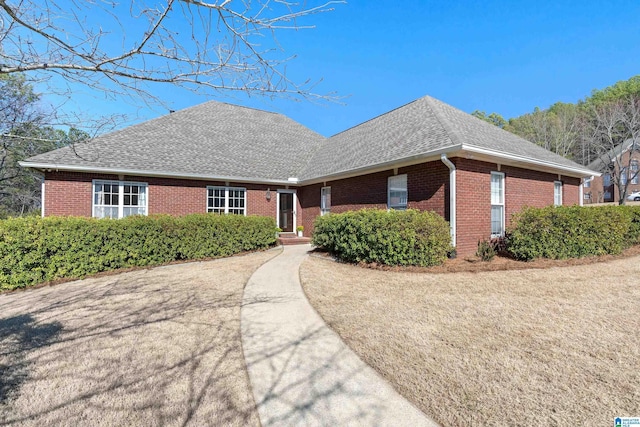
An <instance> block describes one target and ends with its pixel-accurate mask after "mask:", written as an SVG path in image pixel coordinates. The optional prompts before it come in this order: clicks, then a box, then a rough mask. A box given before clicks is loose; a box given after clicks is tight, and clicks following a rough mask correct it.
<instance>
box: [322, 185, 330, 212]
mask: <svg viewBox="0 0 640 427" xmlns="http://www.w3.org/2000/svg"><path fill="white" fill-rule="evenodd" d="M329 212H331V187H322V189H321V190H320V215H326V214H328V213H329Z"/></svg>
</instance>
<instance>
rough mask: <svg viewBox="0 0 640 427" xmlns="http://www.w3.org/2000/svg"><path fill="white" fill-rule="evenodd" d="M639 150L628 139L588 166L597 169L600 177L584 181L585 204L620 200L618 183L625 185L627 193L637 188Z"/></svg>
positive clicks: (639, 177) (639, 175) (639, 180)
mask: <svg viewBox="0 0 640 427" xmlns="http://www.w3.org/2000/svg"><path fill="white" fill-rule="evenodd" d="M639 165H640V151H639V150H638V147H637V145H636V146H635V148H634V145H633V140H632V139H629V140H627V141H625V142H624V143H622V144H620V145H618V146H617V147H615V148H613V149H611V150H609V151H608V152H606V153H605V154H603V155H602V156H600V157H599V158H598V159H596V160H595V161H593V162H591V163H589V165H587V166H586V167H587V169H591V170H593V171H597V172H600V173H601V175H600V176H593V177H588V178H587V179H585V180H584V183H583V187H584V188H583V197H584V203H585V204H590V203H609V202H616V203H617V202H619V201H620V191H619V186H618V182H619V183H620V184H621V185H627V195H629V194H630V193H632V192H634V191H640V173H639Z"/></svg>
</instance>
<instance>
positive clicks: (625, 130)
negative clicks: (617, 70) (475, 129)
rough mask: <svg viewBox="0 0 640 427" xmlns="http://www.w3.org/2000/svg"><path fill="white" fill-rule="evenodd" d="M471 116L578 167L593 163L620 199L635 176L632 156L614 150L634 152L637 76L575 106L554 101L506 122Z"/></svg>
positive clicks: (639, 131)
mask: <svg viewBox="0 0 640 427" xmlns="http://www.w3.org/2000/svg"><path fill="white" fill-rule="evenodd" d="M472 114H473V115H474V116H476V117H478V118H480V119H482V120H485V121H487V122H489V123H491V124H493V125H495V126H498V127H500V128H502V129H504V130H507V131H509V132H511V133H514V134H516V135H518V136H520V137H522V138H524V139H527V140H529V141H531V142H534V143H535V144H538V145H540V146H541V147H544V148H546V149H547V150H550V151H553V152H555V153H556V154H559V155H561V156H563V157H566V158H568V159H571V160H573V161H575V162H577V163H580V164H581V165H585V166H589V165H591V167H596V166H597V167H598V169H600V170H598V171H599V172H603V173H608V174H609V175H610V176H611V181H612V183H614V184H615V186H616V188H617V189H618V192H619V196H620V200H621V201H622V203H624V200H625V199H626V194H627V188H628V185H629V182H631V181H632V179H633V178H635V176H636V175H637V174H638V170H637V168H636V170H635V171H634V170H633V169H634V168H632V164H631V162H632V156H618V154H619V153H620V151H621V147H622V146H623V144H624V146H625V149H627V150H629V151H631V154H633V152H638V151H640V76H634V77H632V78H630V79H629V80H625V81H620V82H618V83H616V84H614V85H612V86H609V87H607V88H605V89H602V90H597V89H596V90H593V91H592V92H591V96H588V97H586V98H585V99H584V100H581V101H578V102H577V103H575V104H572V103H564V102H556V103H555V104H553V105H551V106H550V107H549V108H547V109H544V110H542V109H540V108H538V107H536V108H535V109H534V110H533V112H531V113H526V114H523V115H522V116H519V117H514V118H510V119H509V120H506V119H505V118H504V117H502V116H501V115H500V114H498V113H491V114H487V113H485V112H484V111H478V110H476V111H474V112H473V113H472ZM630 141H631V143H630V144H629V142H630ZM595 161H598V163H593V162H595ZM630 171H632V172H630ZM630 174H631V175H632V176H631V175H630Z"/></svg>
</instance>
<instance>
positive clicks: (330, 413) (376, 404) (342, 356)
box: [241, 245, 437, 427]
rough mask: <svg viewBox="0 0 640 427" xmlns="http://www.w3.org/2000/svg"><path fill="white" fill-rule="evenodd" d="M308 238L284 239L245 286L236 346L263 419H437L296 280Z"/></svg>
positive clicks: (415, 422) (287, 422) (340, 422)
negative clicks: (324, 314)
mask: <svg viewBox="0 0 640 427" xmlns="http://www.w3.org/2000/svg"><path fill="white" fill-rule="evenodd" d="M310 248H311V247H310V245H300V246H286V247H284V249H283V252H282V254H281V255H279V256H277V257H275V258H273V259H271V260H270V261H268V262H267V263H266V264H264V265H262V266H261V267H260V268H259V269H258V270H257V271H256V272H255V273H254V274H253V275H252V276H251V278H250V279H249V282H248V284H247V286H246V288H245V291H244V297H243V304H242V311H241V324H242V345H243V349H244V356H245V360H246V362H247V367H248V371H249V378H250V380H251V385H252V387H253V395H254V398H255V401H256V404H257V407H258V413H259V416H260V421H261V422H262V425H263V426H264V427H267V426H299V425H305V426H345V425H359V426H378V425H379V426H405V425H406V426H436V425H437V424H435V423H434V422H433V421H431V420H430V419H428V418H427V417H426V416H425V415H424V414H423V413H422V412H421V411H419V410H418V409H417V408H416V407H414V406H413V405H412V404H411V403H409V402H408V401H407V400H406V399H404V398H403V397H402V396H400V395H399V394H398V393H397V392H396V391H395V390H394V389H393V388H392V387H391V386H390V385H389V384H388V383H387V382H386V381H385V380H384V379H382V378H381V377H380V376H379V375H378V374H377V373H376V372H375V371H374V370H373V369H371V368H370V367H369V366H368V365H366V364H365V363H364V362H362V360H360V359H359V358H358V356H356V355H355V354H354V353H353V352H352V351H351V350H350V349H349V348H348V347H347V346H346V344H345V343H344V342H343V341H342V340H341V339H340V338H339V337H338V336H337V335H336V334H335V333H334V332H333V331H332V330H331V329H329V328H328V327H327V325H326V324H325V323H324V321H323V320H322V319H321V318H320V316H318V314H317V313H316V312H315V310H314V309H313V308H312V307H311V305H310V304H309V302H308V301H307V298H306V296H305V295H304V293H303V292H302V288H301V287H300V281H299V275H298V268H299V266H300V264H301V263H302V261H303V260H304V258H305V257H306V256H307V251H309V250H310Z"/></svg>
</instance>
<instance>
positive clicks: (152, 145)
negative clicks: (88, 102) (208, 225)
mask: <svg viewBox="0 0 640 427" xmlns="http://www.w3.org/2000/svg"><path fill="white" fill-rule="evenodd" d="M322 140H324V137H323V136H321V135H319V134H317V133H315V132H313V131H312V130H310V129H308V128H306V127H305V126H303V125H301V124H300V123H297V122H295V121H293V120H291V119H290V118H288V117H285V116H283V115H281V114H276V113H270V112H266V111H260V110H255V109H251V108H245V107H240V106H236V105H230V104H225V103H220V102H215V101H211V102H206V103H204V104H200V105H197V106H195V107H191V108H187V109H185V110H181V111H178V112H175V113H173V114H169V115H166V116H163V117H160V118H157V119H154V120H149V121H146V122H143V123H140V124H138V125H134V126H130V127H127V128H125V129H122V130H119V131H116V132H112V133H109V134H105V135H103V136H99V137H97V138H95V139H93V140H91V141H89V142H87V143H84V144H77V145H76V146H75V147H74V149H75V151H76V152H77V154H78V155H76V153H74V151H73V150H72V149H71V148H69V147H65V148H61V149H58V150H54V151H50V152H48V153H44V154H41V155H38V156H35V157H32V158H30V159H28V162H32V163H51V164H56V165H61V166H62V165H65V166H81V167H88V168H91V167H95V168H100V169H111V168H112V169H119V170H123V169H124V170H137V171H149V172H155V173H164V172H170V173H172V174H176V175H180V174H184V175H185V176H203V177H209V176H218V177H236V178H237V177H241V178H247V179H258V180H284V181H286V180H287V179H288V178H290V177H297V176H298V174H299V172H300V169H301V167H302V165H303V164H305V163H306V161H307V160H308V159H309V157H310V155H311V153H312V151H313V148H314V147H316V146H317V144H318V143H319V142H320V141H322Z"/></svg>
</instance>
